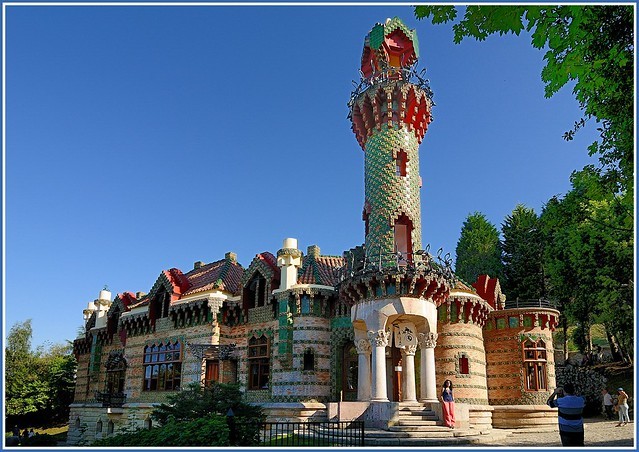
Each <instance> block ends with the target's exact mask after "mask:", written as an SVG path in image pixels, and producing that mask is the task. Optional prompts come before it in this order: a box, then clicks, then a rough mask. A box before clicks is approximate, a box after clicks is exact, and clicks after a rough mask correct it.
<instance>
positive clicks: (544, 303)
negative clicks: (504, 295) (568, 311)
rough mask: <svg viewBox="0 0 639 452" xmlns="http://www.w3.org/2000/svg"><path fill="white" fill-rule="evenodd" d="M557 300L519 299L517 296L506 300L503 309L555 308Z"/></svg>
mask: <svg viewBox="0 0 639 452" xmlns="http://www.w3.org/2000/svg"><path fill="white" fill-rule="evenodd" d="M557 306H558V304H557V302H556V301H555V300H546V299H543V298H539V299H527V300H520V299H519V298H517V299H515V300H506V303H505V304H504V308H505V309H517V308H551V309H557Z"/></svg>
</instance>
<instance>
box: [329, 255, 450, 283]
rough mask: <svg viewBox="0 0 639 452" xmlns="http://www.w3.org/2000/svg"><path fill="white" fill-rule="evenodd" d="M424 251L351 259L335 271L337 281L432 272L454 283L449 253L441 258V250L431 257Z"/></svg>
mask: <svg viewBox="0 0 639 452" xmlns="http://www.w3.org/2000/svg"><path fill="white" fill-rule="evenodd" d="M428 250H429V247H427V248H426V249H425V250H418V251H416V252H415V253H401V252H398V253H382V252H377V253H375V252H373V253H370V254H367V255H366V256H364V258H363V259H359V260H355V259H352V260H351V262H348V263H347V265H345V266H343V267H340V268H337V269H336V276H337V280H338V281H340V282H341V281H344V280H345V279H348V278H351V277H353V276H357V275H362V274H365V273H370V272H379V273H411V272H425V273H429V272H433V273H437V274H439V275H440V276H443V277H444V278H446V279H447V280H450V281H454V280H455V274H454V272H453V269H452V259H451V257H450V253H446V254H445V255H443V256H442V252H443V251H442V249H441V248H440V249H439V250H438V252H437V256H433V255H432V254H430V253H429V252H428Z"/></svg>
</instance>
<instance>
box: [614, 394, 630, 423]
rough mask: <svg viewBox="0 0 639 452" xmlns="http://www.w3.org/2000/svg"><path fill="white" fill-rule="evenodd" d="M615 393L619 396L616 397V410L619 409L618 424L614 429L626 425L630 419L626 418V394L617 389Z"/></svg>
mask: <svg viewBox="0 0 639 452" xmlns="http://www.w3.org/2000/svg"><path fill="white" fill-rule="evenodd" d="M617 393H618V394H619V396H618V397H617V408H619V423H618V424H617V425H615V427H619V426H621V425H626V424H627V423H628V422H630V417H628V394H626V393H625V392H624V390H623V388H618V389H617Z"/></svg>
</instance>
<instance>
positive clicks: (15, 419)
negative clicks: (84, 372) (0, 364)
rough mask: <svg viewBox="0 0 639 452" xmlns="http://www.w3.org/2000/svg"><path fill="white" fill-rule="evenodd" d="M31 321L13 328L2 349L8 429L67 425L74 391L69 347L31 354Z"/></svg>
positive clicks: (37, 351) (58, 347)
mask: <svg viewBox="0 0 639 452" xmlns="http://www.w3.org/2000/svg"><path fill="white" fill-rule="evenodd" d="M32 333H33V331H32V327H31V320H30V319H29V320H26V321H24V322H21V323H16V324H15V325H13V327H12V328H11V330H10V331H9V335H8V336H7V344H6V349H5V357H6V361H5V370H6V373H5V389H6V393H5V397H6V415H7V423H8V425H15V424H21V425H22V424H24V425H26V424H30V425H40V424H42V422H43V420H46V421H48V422H51V421H54V422H56V421H67V420H68V416H69V405H70V404H71V402H72V401H73V393H74V390H75V371H76V360H75V357H74V356H73V354H72V353H71V351H72V350H71V345H70V344H66V345H50V346H48V347H47V348H44V347H40V348H39V349H38V350H36V351H35V352H34V351H32V350H31V337H32Z"/></svg>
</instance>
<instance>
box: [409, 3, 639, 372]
mask: <svg viewBox="0 0 639 452" xmlns="http://www.w3.org/2000/svg"><path fill="white" fill-rule="evenodd" d="M458 11H459V10H458V9H456V8H455V7H454V6H439V5H431V6H417V7H415V15H416V16H417V18H419V19H421V18H430V19H431V21H432V23H433V24H441V23H445V22H450V21H456V23H455V24H454V25H453V30H454V40H455V42H456V43H459V42H461V41H462V40H463V39H464V38H466V37H472V38H475V39H477V40H480V41H481V40H485V39H486V38H487V37H488V36H490V35H493V34H499V35H504V34H509V33H513V34H516V35H519V34H521V33H522V32H525V33H529V34H530V36H531V44H532V46H533V47H535V48H538V49H544V50H545V54H544V60H545V61H546V64H545V66H544V68H543V69H542V72H541V79H542V81H543V82H544V83H545V91H546V97H551V96H552V95H554V94H555V93H556V92H558V91H559V90H560V89H561V88H562V87H564V86H565V85H566V84H568V83H569V82H571V83H574V85H573V94H574V95H575V98H576V100H577V101H578V102H579V105H580V107H581V110H582V112H583V115H582V117H581V118H579V119H578V120H577V121H575V123H574V126H573V127H572V128H571V130H569V131H568V132H566V133H565V134H564V138H565V139H566V140H571V139H572V138H573V136H574V134H575V133H576V132H577V131H578V130H579V129H581V128H582V127H583V126H584V125H585V124H586V122H587V121H589V120H591V119H594V120H595V121H596V122H597V124H598V129H597V130H598V131H599V138H598V140H597V141H596V142H594V143H592V144H591V145H590V146H589V147H588V152H589V154H590V155H596V156H598V158H599V163H600V165H599V166H598V167H595V166H593V165H589V166H587V167H585V168H584V169H583V170H581V171H577V172H574V173H573V174H572V176H571V182H572V189H571V191H570V192H568V193H567V194H566V195H564V196H563V197H561V196H555V197H553V198H551V199H550V200H549V201H548V202H547V203H546V205H545V207H544V210H543V212H542V214H541V218H540V224H541V229H542V231H543V238H542V240H543V242H544V252H543V255H544V259H543V268H544V273H545V278H544V287H545V290H546V291H547V293H548V294H549V295H550V296H551V297H553V298H556V299H558V300H559V301H560V302H561V303H562V306H563V310H562V311H563V313H564V314H565V315H566V316H567V317H568V319H569V320H570V321H571V323H572V324H573V325H575V326H576V327H577V330H576V331H577V333H576V334H577V336H579V337H576V338H575V339H577V343H578V344H579V345H580V348H581V349H582V351H588V350H589V349H590V343H591V340H590V337H589V331H590V326H591V324H592V323H593V322H601V323H603V324H604V325H605V327H606V334H607V335H608V340H609V342H610V345H611V350H612V352H613V355H615V352H616V350H617V349H619V351H620V352H621V353H620V355H623V356H624V357H625V359H626V361H631V356H632V355H633V350H634V336H633V331H634V330H633V321H632V320H633V318H634V314H633V313H634V311H633V294H634V276H633V268H634V265H633V264H634V255H633V249H634V152H635V149H634V99H635V93H634V74H635V68H634V52H635V48H634V21H635V18H634V10H633V6H632V5H629V4H625V5H624V4H621V5H525V6H519V5H512V6H511V5H508V6H488V5H478V6H468V7H466V8H465V10H464V14H463V17H462V18H460V19H458ZM506 258H508V257H507V256H506ZM509 265H510V263H506V267H508V266H509ZM505 271H506V273H508V271H509V270H508V269H506V270H505ZM506 286H508V283H506Z"/></svg>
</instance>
